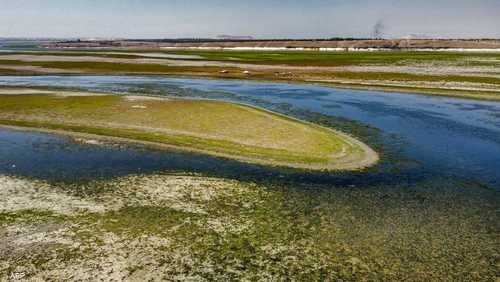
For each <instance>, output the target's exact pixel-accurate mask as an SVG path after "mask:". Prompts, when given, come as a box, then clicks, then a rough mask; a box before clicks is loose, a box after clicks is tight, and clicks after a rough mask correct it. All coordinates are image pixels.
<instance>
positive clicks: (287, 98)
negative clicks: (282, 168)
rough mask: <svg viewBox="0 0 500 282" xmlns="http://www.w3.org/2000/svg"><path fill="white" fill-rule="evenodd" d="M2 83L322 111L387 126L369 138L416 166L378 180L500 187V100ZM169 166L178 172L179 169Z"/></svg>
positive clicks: (134, 80)
mask: <svg viewBox="0 0 500 282" xmlns="http://www.w3.org/2000/svg"><path fill="white" fill-rule="evenodd" d="M0 84H1V85H26V86H53V87H76V88H81V89H89V90H94V91H112V92H116V93H124V92H134V93H137V92H140V93H153V94H157V95H166V96H169V95H170V96H180V97H200V98H209V99H219V100H230V101H236V102H244V103H250V104H254V105H258V106H261V107H265V108H268V109H271V110H275V111H280V112H283V113H286V114H291V115H295V116H298V117H301V118H306V119H309V118H310V117H311V116H313V115H315V114H321V117H327V118H328V117H331V118H332V119H336V118H343V119H347V120H352V121H355V122H357V123H358V124H361V125H367V126H369V127H371V128H376V129H379V130H380V136H378V137H377V141H375V140H374V139H375V138H370V137H368V138H364V139H363V140H364V141H365V142H368V143H370V145H374V143H375V142H378V143H380V144H379V145H380V148H381V149H382V150H384V152H388V153H389V154H390V155H391V156H393V155H394V154H396V155H397V159H404V160H405V164H408V163H410V164H411V165H406V166H401V162H398V163H393V160H385V161H384V162H383V163H382V165H379V166H378V167H377V168H376V169H375V172H373V170H372V172H370V173H371V174H373V175H377V177H378V176H380V175H381V174H384V178H386V177H388V176H387V174H390V173H393V171H394V169H395V168H398V175H404V177H405V178H414V177H415V175H416V176H417V177H416V178H420V177H422V175H440V176H445V177H453V178H463V179H467V180H473V181H479V182H483V183H485V184H488V185H492V186H496V187H498V186H500V173H498V171H500V103H498V102H488V101H474V100H465V99H456V98H447V97H431V96H423V95H412V94H398V93H384V92H377V91H357V90H348V89H334V88H326V87H319V86H312V85H300V84H283V83H266V82H248V81H227V80H209V79H186V78H171V77H130V76H35V77H28V76H21V77H0ZM304 113H305V114H304ZM312 120H313V121H314V119H312ZM348 130H349V129H348ZM3 138H5V137H3ZM206 159H207V158H204V161H206ZM208 159H211V158H208ZM211 160H212V161H214V160H213V159H211ZM202 162H203V161H202ZM221 162H224V161H221ZM391 162H392V163H391ZM234 163H235V162H234ZM169 169H175V165H171V166H169ZM181 169H182V170H186V167H182V168H181ZM239 169H241V168H239ZM187 170H189V168H188V169H187ZM195 170H196V169H195ZM388 171H390V173H389V172H388ZM412 174H413V175H412Z"/></svg>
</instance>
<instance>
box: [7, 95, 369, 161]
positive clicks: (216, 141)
mask: <svg viewBox="0 0 500 282" xmlns="http://www.w3.org/2000/svg"><path fill="white" fill-rule="evenodd" d="M37 91H39V92H38V93H37ZM0 124H2V125H9V126H20V127H30V128H38V129H44V130H56V131H63V132H72V133H75V134H76V133H78V134H80V135H81V134H92V135H97V136H107V137H118V138H124V139H131V140H136V141H142V142H147V143H149V144H154V145H163V146H168V147H175V148H181V149H185V150H191V151H195V152H200V153H206V154H211V155H216V156H221V157H227V158H232V159H237V160H241V161H245V162H253V163H259V164H267V165H277V166H288V167H296V168H306V169H320V170H321V169H326V170H335V169H360V168H364V167H368V166H371V165H373V164H374V163H376V162H377V160H378V156H377V153H375V152H374V151H373V150H372V149H370V148H369V147H368V146H366V145H364V144H363V143H361V142H360V141H358V140H356V139H354V138H352V137H350V136H347V135H346V134H343V133H341V132H337V131H334V130H331V129H327V128H325V127H321V126H318V125H314V124H310V123H306V122H302V121H299V120H296V119H293V118H290V117H287V116H283V115H280V114H277V113H273V112H269V111H265V110H262V109H259V108H255V107H250V106H247V105H240V104H232V103H225V102H217V101H207V100H186V99H165V98H158V97H146V96H117V95H105V94H99V93H82V92H68V91H66V92H64V91H50V90H34V89H19V88H4V89H2V90H0Z"/></svg>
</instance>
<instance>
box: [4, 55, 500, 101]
mask: <svg viewBox="0 0 500 282" xmlns="http://www.w3.org/2000/svg"><path fill="white" fill-rule="evenodd" d="M47 73H51V74H55V73H59V74H75V73H80V74H146V75H148V74H165V75H181V76H198V77H214V78H226V79H253V80H272V81H285V82H301V83H318V84H322V85H327V86H334V87H345V88H357V89H376V90H385V91H398V92H409V93H422V94H429V95H446V96H457V97H464V98H472V99H486V100H500V75H499V74H500V52H480V51H478V52H432V51H428V52H415V51H374V52H317V51H214V50H168V51H166V50H100V51H97V50H96V51H50V52H49V51H47V52H4V53H1V54H0V74H3V75H9V74H14V75H19V74H47Z"/></svg>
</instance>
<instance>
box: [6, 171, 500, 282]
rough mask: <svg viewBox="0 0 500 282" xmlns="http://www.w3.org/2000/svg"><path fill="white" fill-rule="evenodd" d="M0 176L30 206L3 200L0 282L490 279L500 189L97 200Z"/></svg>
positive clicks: (121, 192)
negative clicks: (17, 276) (29, 281)
mask: <svg viewBox="0 0 500 282" xmlns="http://www.w3.org/2000/svg"><path fill="white" fill-rule="evenodd" d="M1 180H2V183H3V184H2V185H3V186H5V185H8V187H4V188H7V189H9V190H10V191H17V197H20V200H21V199H22V197H24V198H26V199H27V198H30V199H31V200H30V201H31V202H32V203H33V204H32V206H33V207H32V210H22V209H19V208H21V206H18V205H16V204H14V203H8V202H6V201H7V198H5V197H2V198H1V200H0V203H2V205H1V207H2V208H0V209H5V208H8V209H10V211H9V212H7V213H5V212H4V213H0V220H1V221H0V224H1V225H2V226H3V229H2V230H3V231H2V232H4V233H3V238H4V239H5V240H4V242H6V243H7V244H9V246H15V248H9V247H7V246H3V245H0V252H2V254H3V256H2V257H3V262H4V264H3V265H0V276H3V277H6V276H8V275H9V273H11V272H12V271H23V272H24V273H26V274H27V275H28V276H30V277H31V278H33V279H46V278H49V277H50V278H52V279H61V280H65V279H90V278H91V279H96V277H97V278H105V277H107V278H109V277H115V278H116V279H120V280H121V279H130V280H134V279H138V278H139V277H140V278H141V279H146V278H147V279H152V280H183V279H194V280H261V279H271V280H279V279H283V278H285V277H286V278H287V279H291V280H301V281H324V280H329V281H332V280H358V281H372V280H386V281H402V280H404V281H424V280H427V281H429V280H455V281H471V280H474V281H492V279H493V280H494V279H495V276H496V272H495V264H496V263H498V257H497V252H496V251H497V250H496V248H495V244H496V243H495V240H496V239H495V236H494V234H495V230H498V229H497V228H498V216H497V215H496V214H495V212H494V209H492V208H493V207H494V206H495V205H496V203H495V197H491V196H494V195H493V194H494V193H495V192H494V191H491V190H485V189H482V188H480V187H473V185H472V186H471V185H470V184H467V185H465V184H463V183H460V182H457V181H450V180H448V179H441V180H436V179H435V180H433V181H432V182H422V183H418V185H417V186H415V185H405V184H402V183H401V184H397V185H387V186H376V187H375V186H374V187H364V186H362V187H339V186H332V185H326V184H325V185H312V184H307V185H306V184H300V183H297V184H280V183H266V184H264V183H262V184H259V185H257V184H255V183H250V182H238V181H232V180H224V179H214V178H207V177H196V176H175V175H162V174H153V175H131V176H127V177H123V178H118V179H114V180H106V181H97V182H92V183H87V184H78V185H79V186H89V187H87V188H84V190H89V189H91V190H93V191H101V192H98V193H96V194H93V195H88V194H81V195H79V196H78V195H72V194H71V191H74V190H73V189H70V190H68V189H67V188H65V187H64V185H62V184H61V185H59V184H50V185H49V184H44V183H41V182H40V183H38V184H37V185H36V187H37V188H39V189H44V190H45V191H46V192H45V193H46V195H47V194H50V195H52V197H47V196H45V197H41V196H40V195H37V193H36V190H33V191H30V190H29V189H26V188H23V187H30V186H29V185H27V184H26V183H27V182H26V181H21V180H15V179H13V178H9V177H2V178H1ZM90 186H91V187H93V188H90ZM99 187H105V189H100V188H99ZM21 191H22V192H21ZM68 193H69V194H68ZM68 195H69V196H68ZM77 199H79V201H85V202H86V203H87V205H88V207H86V208H85V207H83V208H79V209H75V208H74V207H75V206H74V204H73V205H72V204H70V203H71V202H74V201H75V200H77ZM42 206H45V207H49V211H47V210H44V209H41V207H42ZM65 206H67V207H70V210H67V208H65ZM71 207H73V208H71ZM80 207H82V205H80ZM96 207H98V208H99V207H100V209H101V210H100V211H96V210H95V209H96ZM50 209H51V210H52V211H50ZM13 226H17V229H16V230H14V229H13ZM26 234H32V235H26ZM41 238H43V239H41ZM48 253H50V254H51V255H50V256H44V254H48ZM20 257H22V258H23V259H22V260H17V258H20ZM14 261H16V263H15V264H14V263H13V262H14ZM5 263H6V264H5Z"/></svg>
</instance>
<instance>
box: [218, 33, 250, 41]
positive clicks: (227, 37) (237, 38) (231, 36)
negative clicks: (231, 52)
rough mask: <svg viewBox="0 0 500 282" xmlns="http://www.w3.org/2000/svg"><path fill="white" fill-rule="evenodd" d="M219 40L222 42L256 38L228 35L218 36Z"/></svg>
mask: <svg viewBox="0 0 500 282" xmlns="http://www.w3.org/2000/svg"><path fill="white" fill-rule="evenodd" d="M217 39H220V40H253V39H254V38H253V37H252V36H246V35H243V36H241V35H227V34H222V35H218V36H217Z"/></svg>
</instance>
